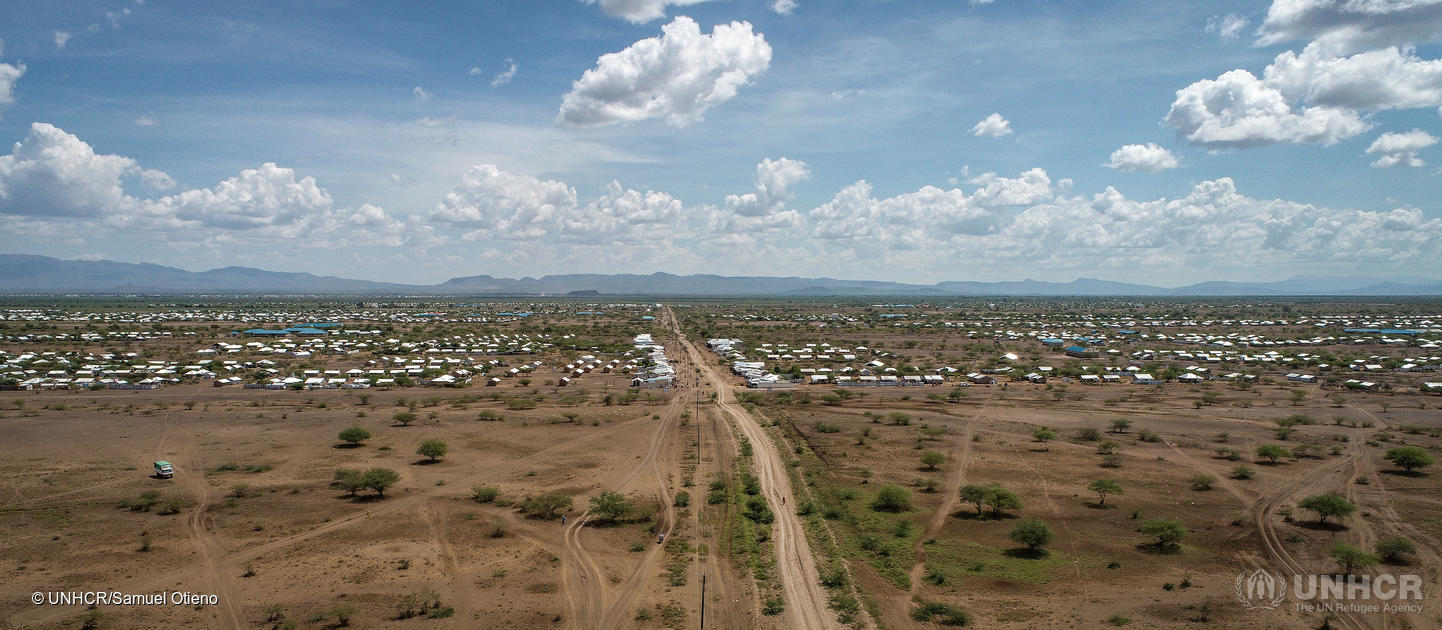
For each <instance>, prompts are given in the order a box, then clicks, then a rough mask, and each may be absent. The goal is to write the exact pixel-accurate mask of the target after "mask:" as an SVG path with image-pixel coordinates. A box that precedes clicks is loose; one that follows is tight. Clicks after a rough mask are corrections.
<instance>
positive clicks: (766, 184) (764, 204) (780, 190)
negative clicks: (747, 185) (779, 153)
mask: <svg viewBox="0 0 1442 630" xmlns="http://www.w3.org/2000/svg"><path fill="white" fill-rule="evenodd" d="M810 178H811V169H810V167H809V166H807V164H806V163H805V162H802V161H801V160H793V159H791V158H786V157H782V158H778V159H776V160H772V159H771V158H765V159H763V160H761V163H760V164H757V165H756V179H755V184H756V191H755V192H749V193H745V194H740V195H726V209H727V210H730V211H731V212H735V213H736V214H739V215H741V216H746V217H759V216H765V215H768V214H774V213H777V212H780V211H782V210H783V209H784V208H785V206H786V204H787V202H789V201H791V198H792V197H793V196H794V195H793V193H792V192H791V187H792V186H794V185H796V184H797V183H799V182H802V181H805V180H807V179H810Z"/></svg>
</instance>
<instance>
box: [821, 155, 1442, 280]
mask: <svg viewBox="0 0 1442 630" xmlns="http://www.w3.org/2000/svg"><path fill="white" fill-rule="evenodd" d="M1038 175H1039V174H1038ZM1018 179H1020V180H1025V179H1027V178H1026V177H1025V176H1024V177H1022V178H1018ZM1032 179H1033V180H1034V181H1035V182H1040V181H1041V178H1040V177H1039V176H1036V175H1034V176H1033V177H1032ZM1010 185H1011V186H1015V184H1010ZM1055 188H1057V187H1056V186H1053V189H1055ZM872 190H873V189H872V186H871V184H870V183H868V182H866V181H864V180H863V181H859V182H856V183H855V184H852V185H850V186H847V187H846V188H844V189H842V190H841V191H839V192H838V193H836V195H835V196H834V197H833V198H832V199H831V200H830V201H828V202H826V203H824V204H822V205H820V206H818V207H816V208H815V209H813V210H811V211H810V212H809V213H807V215H806V217H807V221H808V223H809V226H810V232H811V235H812V237H813V238H815V239H819V240H820V241H823V242H824V243H825V244H824V245H821V246H820V247H819V248H818V251H819V252H821V253H822V254H823V255H824V254H825V253H828V252H839V253H838V254H837V255H836V256H835V258H836V261H837V263H838V264H844V261H846V260H849V259H854V258H856V257H857V256H858V255H859V254H861V253H863V252H864V253H867V255H866V256H865V258H866V260H867V264H874V263H876V262H878V261H879V262H888V263H895V264H901V265H904V264H907V263H908V261H910V263H911V264H915V261H916V254H915V252H919V251H925V252H931V253H930V254H928V255H927V256H926V258H925V260H926V262H927V263H928V264H942V265H945V264H976V265H1002V266H1007V265H1024V266H1025V267H1026V268H1027V269H1045V270H1053V271H1054V270H1059V269H1066V270H1074V271H1081V270H1085V271H1086V272H1087V273H1095V272H1098V271H1099V270H1102V271H1113V272H1126V271H1128V270H1135V269H1136V266H1137V265H1138V264H1139V263H1142V262H1144V263H1145V264H1147V265H1148V266H1149V268H1150V269H1152V270H1153V272H1154V273H1155V274H1156V275H1167V276H1172V277H1182V278H1187V277H1193V278H1194V277H1196V276H1197V275H1198V273H1196V272H1189V271H1188V270H1189V269H1193V268H1194V269H1197V270H1205V272H1204V273H1205V274H1206V275H1208V276H1211V277H1215V276H1216V275H1217V274H1247V273H1254V272H1255V270H1256V269H1257V268H1258V267H1260V266H1267V265H1288V264H1291V265H1296V264H1308V265H1314V266H1315V265H1325V264H1328V263H1332V264H1334V265H1335V266H1337V267H1338V268H1339V269H1340V268H1342V267H1346V268H1351V267H1353V266H1355V265H1357V264H1372V265H1377V266H1381V267H1390V268H1396V269H1403V268H1405V267H1406V266H1409V265H1429V266H1436V265H1438V264H1442V246H1439V245H1442V219H1434V218H1428V217H1426V216H1425V215H1424V214H1423V213H1422V212H1421V211H1419V210H1416V209H1412V208H1400V209H1396V210H1388V211H1362V210H1347V209H1334V208H1327V207H1319V206H1313V205H1308V204H1300V203H1295V202H1290V201H1286V200H1280V199H1256V198H1251V197H1248V196H1246V195H1243V194H1241V193H1240V192H1238V191H1237V188H1236V184H1235V183H1234V182H1233V181H1232V180H1231V179H1230V178H1221V179H1216V180H1211V181H1205V182H1201V183H1198V184H1196V185H1195V186H1194V187H1193V188H1192V189H1191V190H1190V191H1189V192H1187V193H1186V194H1183V195H1181V196H1179V197H1175V198H1162V199H1157V200H1150V201H1140V200H1134V199H1129V198H1127V197H1126V196H1125V195H1124V194H1122V193H1121V192H1119V191H1117V190H1116V189H1114V188H1111V187H1108V188H1106V189H1105V190H1104V191H1103V192H1100V193H1097V194H1095V195H1090V196H1075V197H1072V196H1067V195H1066V194H1064V193H1063V194H1050V195H1049V194H1044V192H1043V191H1042V189H1041V188H1040V187H1038V190H1037V194H1033V195H1031V196H1030V198H1029V199H1026V201H1028V202H1030V203H1028V204H1027V205H1024V206H1020V207H997V206H990V207H989V206H987V205H984V204H983V203H981V200H982V194H981V191H978V192H977V193H975V194H972V195H967V194H965V193H964V192H963V191H962V190H959V189H951V190H942V189H939V188H935V187H931V186H926V187H922V188H921V189H919V190H917V191H915V192H909V193H903V194H899V195H896V196H894V197H887V198H880V199H878V198H876V197H875V196H874V195H873V193H872ZM1053 192H1055V190H1053ZM861 269H864V267H859V266H858V267H853V268H852V270H851V271H849V272H850V273H856V272H857V271H859V270H861Z"/></svg>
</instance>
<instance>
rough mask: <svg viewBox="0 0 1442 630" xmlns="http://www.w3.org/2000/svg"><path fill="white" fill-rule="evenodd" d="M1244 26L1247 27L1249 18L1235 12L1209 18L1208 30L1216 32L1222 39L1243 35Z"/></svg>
mask: <svg viewBox="0 0 1442 630" xmlns="http://www.w3.org/2000/svg"><path fill="white" fill-rule="evenodd" d="M1244 28H1247V18H1244V17H1242V16H1240V15H1237V14H1235V13H1228V14H1226V15H1213V16H1212V17H1209V18H1207V32H1208V33H1216V34H1217V36H1218V37H1221V38H1222V39H1227V40H1232V39H1236V38H1238V37H1240V36H1241V34H1242V29H1244Z"/></svg>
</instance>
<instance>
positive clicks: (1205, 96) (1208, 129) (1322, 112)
mask: <svg viewBox="0 0 1442 630" xmlns="http://www.w3.org/2000/svg"><path fill="white" fill-rule="evenodd" d="M1165 122H1166V124H1167V125H1169V126H1170V127H1172V128H1173V129H1175V130H1176V131H1177V133H1178V134H1179V135H1181V136H1183V137H1185V138H1186V139H1187V140H1188V141H1190V142H1191V143H1193V144H1196V145H1200V146H1204V147H1209V148H1214V149H1221V148H1240V147H1253V146H1261V145H1267V144H1281V143H1309V144H1326V145H1331V144H1336V143H1337V142H1338V141H1340V140H1343V139H1345V138H1350V137H1352V136H1355V135H1357V134H1359V133H1362V132H1363V131H1366V130H1367V129H1368V128H1369V127H1370V125H1369V124H1368V123H1366V122H1364V121H1363V120H1362V119H1361V117H1360V116H1358V115H1357V112H1355V111H1351V110H1347V109H1342V108H1337V107H1325V106H1313V107H1308V106H1301V107H1297V108H1294V107H1293V106H1292V105H1291V104H1290V103H1289V102H1288V101H1287V99H1286V97H1285V96H1283V94H1282V93H1281V91H1279V90H1278V89H1277V88H1275V87H1272V86H1270V85H1267V84H1266V83H1263V82H1262V81H1261V80H1260V79H1258V78H1257V77H1256V76H1254V75H1253V74H1252V73H1250V72H1247V71H1246V70H1231V71H1229V72H1226V73H1223V74H1222V75H1221V76H1219V77H1217V78H1216V79H1215V80H1213V79H1203V80H1201V81H1197V82H1196V83H1193V84H1191V85H1189V86H1187V87H1185V88H1182V89H1180V90H1177V97H1176V100H1174V101H1173V102H1172V107H1171V110H1170V111H1168V112H1167V116H1166V118H1165Z"/></svg>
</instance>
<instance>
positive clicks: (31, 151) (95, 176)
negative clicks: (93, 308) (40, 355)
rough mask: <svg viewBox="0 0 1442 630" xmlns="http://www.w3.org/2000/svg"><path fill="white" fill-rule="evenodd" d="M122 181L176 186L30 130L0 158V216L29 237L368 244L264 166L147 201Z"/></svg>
mask: <svg viewBox="0 0 1442 630" xmlns="http://www.w3.org/2000/svg"><path fill="white" fill-rule="evenodd" d="M127 182H138V183H139V184H140V186H141V187H143V188H145V189H148V190H151V191H166V190H170V189H172V188H175V187H176V182H175V180H174V179H173V178H172V177H171V176H170V175H168V174H166V173H164V172H162V171H159V170H155V169H144V168H141V167H140V165H139V164H138V163H137V162H136V161H135V160H133V159H131V158H128V157H124V156H119V155H104V154H98V153H96V152H95V150H94V148H93V147H91V146H90V145H89V144H87V143H85V142H84V141H82V140H80V139H79V138H77V137H76V136H74V135H73V134H70V133H67V132H65V131H64V130H62V129H60V128H58V127H55V126H54V125H50V124H47V123H34V124H32V125H31V126H30V131H29V133H28V134H27V135H26V137H25V139H24V140H22V141H20V142H17V143H15V145H14V148H13V150H12V152H11V153H10V154H9V155H4V156H0V215H7V216H9V217H12V219H10V221H12V222H13V223H16V224H17V225H20V224H24V225H23V227H24V229H25V230H27V231H28V232H30V233H34V234H41V233H45V232H46V230H48V229H49V228H47V227H45V226H47V225H63V226H65V228H66V230H67V231H69V232H70V233H72V234H73V233H76V232H77V231H83V227H84V226H91V227H95V228H98V229H112V230H113V229H125V230H129V233H130V234H133V235H135V236H136V237H137V238H140V237H141V236H140V235H141V234H142V233H144V234H149V235H151V237H152V238H155V239H157V240H158V241H160V242H191V241H196V240H198V239H215V238H219V239H223V240H226V241H227V242H229V243H232V244H236V245H237V246H241V245H243V244H244V243H246V242H248V241H247V239H255V238H285V239H296V238H302V240H300V241H297V242H296V243H294V244H293V245H292V246H296V247H300V246H328V245H327V244H329V243H333V242H342V241H343V242H348V243H352V244H362V243H367V242H374V241H372V240H367V239H368V238H370V237H368V236H367V235H366V234H364V233H361V232H355V233H351V232H346V231H344V228H346V227H347V226H351V227H355V226H358V225H360V224H359V223H357V222H353V221H347V220H344V219H345V218H346V217H349V216H350V215H351V211H350V210H348V209H344V208H341V209H337V208H334V203H333V201H332V199H331V196H330V194H329V193H328V192H326V191H325V190H324V189H323V188H321V187H320V186H319V185H318V184H317V183H316V181H315V179H313V178H311V177H297V176H296V174H295V172H294V171H292V170H291V169H289V168H284V167H280V166H277V165H275V164H272V163H266V164H263V165H262V166H261V167H260V168H257V169H246V170H244V171H241V172H240V174H239V175H237V176H235V177H232V178H229V179H226V180H225V181H222V182H220V183H219V184H217V185H216V186H213V187H211V188H201V189H191V190H184V191H181V192H179V193H176V194H173V195H169V196H164V197H159V198H154V199H145V198H140V197H136V196H133V195H131V194H130V193H127V192H126V190H125V186H126V183H127ZM363 210H364V208H363ZM365 212H372V211H370V210H365ZM323 226H324V227H327V228H328V229H324V230H322V229H321V228H322V227H323ZM398 226H399V227H398ZM427 230H429V228H427V227H425V226H420V225H407V224H402V223H400V222H398V221H394V220H392V224H391V225H390V226H389V227H388V228H387V229H386V230H383V231H379V232H376V234H382V233H383V234H384V235H386V237H387V238H391V239H392V240H394V238H396V237H397V235H405V236H406V237H407V238H411V239H412V240H413V237H414V235H416V234H425V233H426V231H427ZM310 237H316V238H310Z"/></svg>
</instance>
